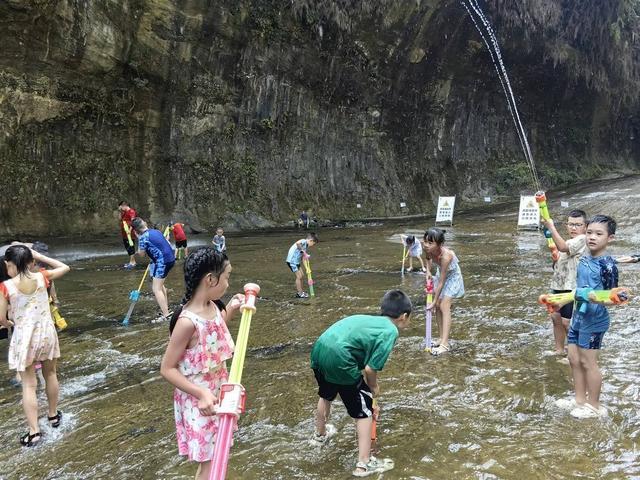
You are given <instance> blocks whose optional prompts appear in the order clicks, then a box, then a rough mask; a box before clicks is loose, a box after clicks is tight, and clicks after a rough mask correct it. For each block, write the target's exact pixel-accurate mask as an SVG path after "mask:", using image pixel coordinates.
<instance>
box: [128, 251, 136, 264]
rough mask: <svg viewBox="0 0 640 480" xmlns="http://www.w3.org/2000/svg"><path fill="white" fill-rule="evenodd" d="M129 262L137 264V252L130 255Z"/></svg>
mask: <svg viewBox="0 0 640 480" xmlns="http://www.w3.org/2000/svg"><path fill="white" fill-rule="evenodd" d="M129 263H130V264H131V265H135V264H136V255H135V253H134V254H133V255H130V256H129Z"/></svg>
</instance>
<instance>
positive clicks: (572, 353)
mask: <svg viewBox="0 0 640 480" xmlns="http://www.w3.org/2000/svg"><path fill="white" fill-rule="evenodd" d="M579 350H580V348H579V347H578V346H577V345H574V344H569V365H571V376H572V377H573V387H574V388H575V389H576V403H577V404H579V405H582V404H583V403H585V402H586V401H587V380H586V373H585V371H584V369H583V368H582V365H581V364H580V352H579Z"/></svg>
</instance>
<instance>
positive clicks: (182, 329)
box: [160, 247, 244, 480]
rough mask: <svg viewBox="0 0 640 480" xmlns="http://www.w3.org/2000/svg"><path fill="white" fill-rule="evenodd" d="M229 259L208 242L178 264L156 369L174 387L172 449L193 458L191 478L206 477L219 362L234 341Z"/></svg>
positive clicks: (239, 298)
mask: <svg viewBox="0 0 640 480" xmlns="http://www.w3.org/2000/svg"><path fill="white" fill-rule="evenodd" d="M230 274H231V264H230V263H229V260H228V259H227V256H226V255H225V254H224V253H218V252H216V250H215V249H214V248H212V247H205V248H201V249H199V250H195V251H194V252H192V253H191V254H190V255H189V256H188V257H187V259H186V260H185V263H184V282H185V289H186V291H185V295H184V298H183V299H182V305H181V306H180V307H179V308H178V309H177V310H176V311H175V313H174V314H173V317H172V318H171V323H170V324H169V332H170V338H169V345H168V346H167V350H166V352H165V354H164V357H163V359H162V365H161V367H160V373H161V374H162V376H163V377H164V378H165V379H166V380H167V381H168V382H169V383H171V384H172V385H174V386H175V387H176V389H175V392H174V395H173V400H174V412H175V419H176V436H177V440H178V452H179V454H180V455H184V456H187V457H188V458H189V460H191V461H195V462H198V463H199V466H198V471H197V473H196V480H200V479H202V480H207V479H208V478H209V471H210V468H211V460H212V459H213V444H214V439H215V435H216V431H217V430H218V420H217V418H216V417H215V413H216V411H215V406H216V405H217V403H218V394H219V391H220V385H221V384H222V383H224V382H225V381H226V380H227V378H228V376H229V375H228V372H227V368H226V365H225V361H226V360H228V359H229V358H231V357H232V356H233V349H234V344H233V340H232V339H231V335H230V333H229V330H228V329H227V325H226V322H227V320H229V319H230V318H231V317H232V316H233V315H234V314H235V313H236V311H237V310H238V309H239V308H240V306H242V304H243V303H244V295H243V294H236V295H234V296H233V298H232V299H231V301H230V302H229V304H228V305H227V306H226V307H225V304H224V303H223V302H222V301H221V300H220V299H221V298H222V296H223V295H224V294H225V292H226V291H227V288H228V287H229V275H230Z"/></svg>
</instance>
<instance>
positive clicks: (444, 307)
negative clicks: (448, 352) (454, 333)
mask: <svg viewBox="0 0 640 480" xmlns="http://www.w3.org/2000/svg"><path fill="white" fill-rule="evenodd" d="M451 302H452V299H451V297H440V308H439V310H440V312H441V315H442V330H441V331H440V345H445V346H447V347H448V346H449V332H450V331H451Z"/></svg>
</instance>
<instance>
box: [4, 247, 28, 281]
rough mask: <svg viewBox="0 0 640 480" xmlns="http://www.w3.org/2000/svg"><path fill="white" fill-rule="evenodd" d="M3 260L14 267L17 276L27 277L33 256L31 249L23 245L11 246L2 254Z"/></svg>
mask: <svg viewBox="0 0 640 480" xmlns="http://www.w3.org/2000/svg"><path fill="white" fill-rule="evenodd" d="M4 259H5V260H6V261H7V262H11V263H13V264H14V265H15V266H16V268H17V270H18V274H20V273H26V274H27V275H28V274H29V268H30V267H31V264H32V263H33V254H32V253H31V249H30V248H28V247H25V246H24V245H12V246H10V247H9V248H7V251H6V252H4Z"/></svg>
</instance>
